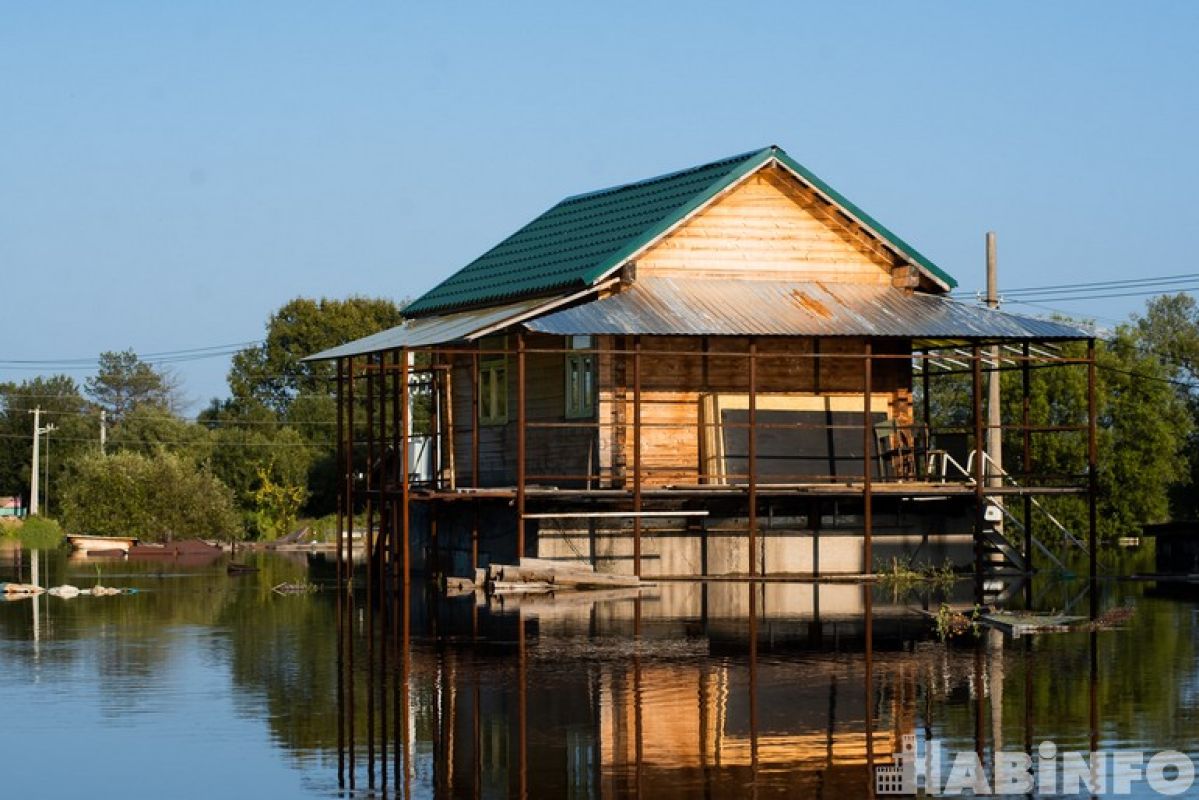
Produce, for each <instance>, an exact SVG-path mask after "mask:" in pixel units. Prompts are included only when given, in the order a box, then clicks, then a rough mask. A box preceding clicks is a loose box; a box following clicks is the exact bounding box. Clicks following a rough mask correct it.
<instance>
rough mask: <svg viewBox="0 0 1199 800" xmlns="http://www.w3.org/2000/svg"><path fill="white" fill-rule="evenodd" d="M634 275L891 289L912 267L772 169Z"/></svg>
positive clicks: (655, 252) (697, 220)
mask: <svg viewBox="0 0 1199 800" xmlns="http://www.w3.org/2000/svg"><path fill="white" fill-rule="evenodd" d="M637 274H638V275H662V276H670V277H687V278H689V279H703V278H729V277H734V278H741V279H746V278H748V279H755V278H756V279H763V280H791V279H798V280H808V281H811V280H819V281H827V282H839V283H847V282H853V283H881V284H892V283H893V282H896V279H897V278H898V277H900V276H902V277H905V278H906V276H907V275H908V270H907V268H906V266H905V265H904V264H903V262H901V261H900V260H899V258H898V257H897V256H896V255H895V254H894V253H892V252H891V251H890V250H888V249H886V248H885V247H884V246H883V245H882V244H880V243H879V242H878V240H877V239H876V238H874V237H872V236H870V235H869V234H867V233H866V232H865V231H863V230H862V229H861V228H860V227H859V226H858V225H857V224H856V223H854V222H853V221H852V220H851V219H850V218H849V217H847V216H845V215H844V214H843V213H841V212H840V211H838V210H836V209H835V208H834V207H833V206H831V205H829V204H828V203H826V202H825V201H824V200H822V199H821V198H820V197H819V196H818V195H816V194H815V193H814V192H813V191H811V190H810V189H808V188H807V187H805V186H803V185H802V184H800V183H799V182H798V181H796V180H795V179H794V178H792V177H791V176H790V175H789V174H787V173H785V172H784V171H783V170H781V169H780V168H778V167H774V168H771V169H763V170H761V171H759V172H757V173H756V174H754V175H752V176H751V177H749V178H748V179H746V181H745V182H744V183H742V184H741V185H740V186H738V187H737V188H736V189H734V190H732V191H731V192H729V193H728V194H727V195H726V196H724V197H723V198H721V199H719V200H717V201H716V202H715V203H713V204H712V205H711V206H710V207H708V208H707V209H705V210H704V211H703V212H702V213H700V214H698V215H696V216H695V217H694V218H692V219H691V220H689V221H688V222H686V223H685V224H684V225H682V226H681V227H680V228H679V229H678V230H676V231H674V232H673V233H672V234H670V235H669V236H667V237H666V238H665V239H663V240H662V241H661V242H659V243H658V244H656V245H654V246H653V247H651V248H650V249H649V250H647V251H646V252H645V253H643V254H641V255H640V256H639V257H638V258H637Z"/></svg>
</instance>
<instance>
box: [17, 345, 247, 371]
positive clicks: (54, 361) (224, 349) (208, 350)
mask: <svg viewBox="0 0 1199 800" xmlns="http://www.w3.org/2000/svg"><path fill="white" fill-rule="evenodd" d="M263 341H264V340H262V339H253V340H249V341H244V342H231V343H229V344H214V345H208V346H205V347H188V348H184V349H181V350H162V351H159V352H156V353H141V354H136V355H137V358H138V360H139V361H142V362H145V363H151V362H157V363H173V362H176V361H193V360H196V359H199V358H213V357H216V356H225V355H231V354H233V353H238V352H241V351H242V350H245V349H247V348H249V347H252V346H257V345H261V344H262V343H263ZM109 352H117V351H109ZM99 360H100V356H99V355H96V356H89V357H86V358H40V359H25V358H0V366H4V367H10V366H17V365H22V364H32V365H46V366H50V365H63V366H67V365H73V364H77V365H84V366H96V365H97V364H98V363H99Z"/></svg>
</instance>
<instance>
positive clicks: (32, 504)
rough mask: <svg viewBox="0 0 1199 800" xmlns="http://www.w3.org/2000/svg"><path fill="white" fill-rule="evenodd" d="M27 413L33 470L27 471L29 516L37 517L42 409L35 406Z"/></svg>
mask: <svg viewBox="0 0 1199 800" xmlns="http://www.w3.org/2000/svg"><path fill="white" fill-rule="evenodd" d="M29 413H30V414H33V469H31V470H30V471H29V516H31V517H33V516H36V515H37V493H38V485H37V481H38V477H39V474H40V471H39V470H38V467H39V466H41V465H40V463H39V462H40V461H41V458H40V453H39V445H40V444H41V436H42V407H41V406H37V407H36V408H34V409H33V411H30V412H29Z"/></svg>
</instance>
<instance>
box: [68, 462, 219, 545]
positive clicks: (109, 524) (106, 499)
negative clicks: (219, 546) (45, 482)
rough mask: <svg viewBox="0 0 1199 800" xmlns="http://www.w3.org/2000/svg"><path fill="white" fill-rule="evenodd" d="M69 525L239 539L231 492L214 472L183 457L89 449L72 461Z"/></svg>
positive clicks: (158, 536) (148, 536) (150, 536)
mask: <svg viewBox="0 0 1199 800" xmlns="http://www.w3.org/2000/svg"><path fill="white" fill-rule="evenodd" d="M62 519H63V522H64V524H65V526H66V528H67V530H69V531H72V532H78V533H82V532H86V533H96V534H107V535H124V536H137V537H138V538H140V539H144V540H147V541H162V540H168V541H169V540H171V539H174V538H192V537H196V538H216V539H236V538H240V536H241V533H242V526H241V523H240V521H239V520H238V516H237V512H236V510H235V509H234V505H233V493H232V492H231V491H230V490H229V488H228V487H227V486H225V485H224V484H223V483H221V482H220V481H219V480H217V479H216V478H215V477H214V476H213V475H212V474H211V473H210V472H208V471H207V470H205V469H203V468H201V467H199V466H197V465H196V464H195V463H193V462H191V461H188V460H186V459H183V458H180V457H179V456H177V455H175V454H173V453H168V452H165V451H159V452H156V453H153V454H150V455H143V454H141V453H134V452H129V451H125V452H120V453H115V454H112V455H107V456H105V455H101V454H99V453H91V454H88V455H85V456H83V457H81V458H79V459H78V460H77V461H75V463H74V464H73V465H72V469H71V479H70V481H69V483H68V485H67V488H66V489H65V491H64V493H63V498H62Z"/></svg>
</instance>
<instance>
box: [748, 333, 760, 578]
mask: <svg viewBox="0 0 1199 800" xmlns="http://www.w3.org/2000/svg"><path fill="white" fill-rule="evenodd" d="M748 381H749V410H748V413H747V415H746V416H747V417H748V419H747V420H746V422H747V424H748V426H749V430H748V435H749V442H748V445H749V447H748V454H747V456H748V459H749V487H748V494H749V499H748V503H749V515H748V517H747V521H746V525H747V527H748V528H749V574H750V576H751V577H752V576H754V575H757V574H758V431H757V425H758V340H757V337H754V336H751V337H749V376H748Z"/></svg>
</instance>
